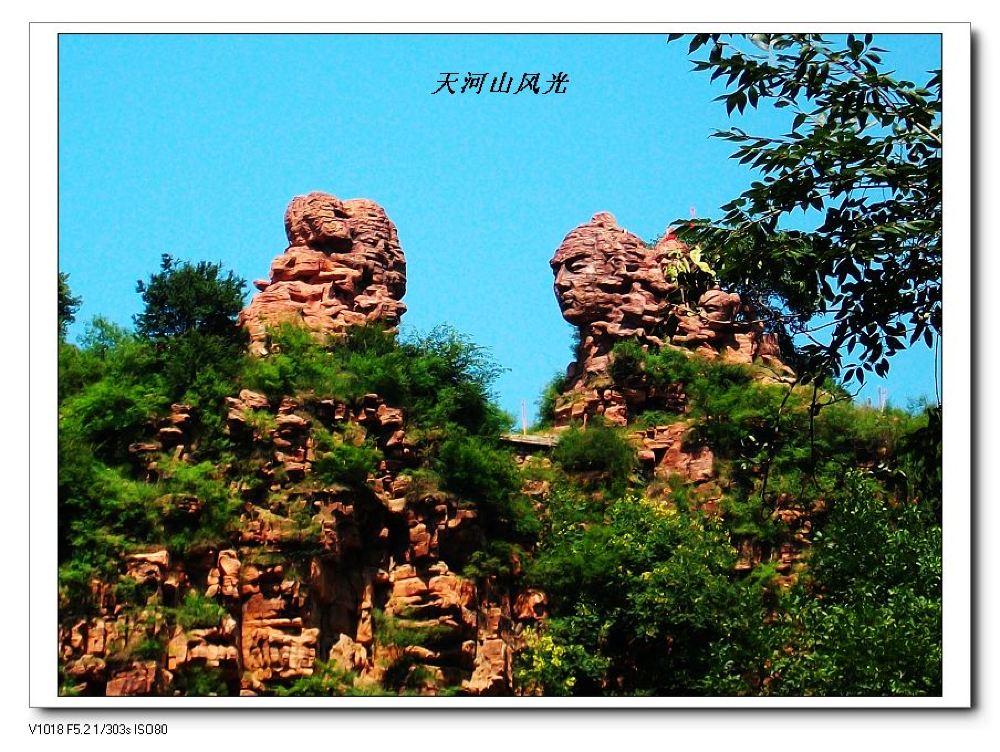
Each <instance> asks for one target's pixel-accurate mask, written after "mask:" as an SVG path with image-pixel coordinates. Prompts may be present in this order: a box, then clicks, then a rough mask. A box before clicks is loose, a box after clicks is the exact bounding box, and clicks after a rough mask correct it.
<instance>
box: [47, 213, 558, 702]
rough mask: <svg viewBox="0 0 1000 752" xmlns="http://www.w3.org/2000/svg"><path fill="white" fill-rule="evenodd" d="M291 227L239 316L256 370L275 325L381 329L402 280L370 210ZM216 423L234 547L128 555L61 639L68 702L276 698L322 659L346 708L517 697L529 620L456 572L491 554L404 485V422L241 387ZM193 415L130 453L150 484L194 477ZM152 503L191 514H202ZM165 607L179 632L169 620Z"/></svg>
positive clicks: (388, 323) (445, 499) (393, 414)
mask: <svg viewBox="0 0 1000 752" xmlns="http://www.w3.org/2000/svg"><path fill="white" fill-rule="evenodd" d="M285 227H286V231H287V235H288V240H289V247H288V248H287V249H286V250H285V252H284V253H282V254H281V255H280V256H278V257H277V258H276V259H275V260H274V263H273V264H272V265H271V275H270V279H269V280H259V281H257V282H256V285H257V287H258V288H259V289H260V292H259V293H258V294H257V295H256V296H255V297H254V298H253V300H252V302H251V303H250V304H249V306H247V308H246V309H245V310H244V311H243V312H242V314H241V316H240V324H241V325H243V326H245V327H246V328H247V329H248V330H249V333H250V336H251V350H252V352H253V353H254V354H257V355H260V356H264V357H266V356H267V353H268V352H269V349H270V342H269V334H268V329H267V327H270V326H273V325H276V324H280V323H283V322H292V323H295V324H299V325H302V326H304V327H305V328H307V329H308V330H310V331H312V332H314V333H315V334H316V335H317V336H318V337H324V336H326V335H339V334H342V333H343V332H344V331H346V330H347V329H348V328H349V327H351V326H356V325H364V324H368V323H372V322H378V323H380V324H381V325H383V326H385V327H386V328H387V329H388V330H389V331H390V332H393V331H394V328H395V326H396V325H397V324H398V322H399V318H400V316H401V315H402V313H403V312H404V311H405V306H404V305H403V303H402V302H400V298H401V297H402V295H403V293H404V291H405V268H406V264H405V259H404V256H403V252H402V250H401V249H400V247H399V242H398V240H397V237H396V229H395V227H394V225H393V224H392V222H391V221H390V220H389V219H388V217H387V216H386V214H385V212H384V210H383V209H382V208H381V207H380V206H378V205H377V204H375V203H373V202H371V201H367V200H352V201H340V200H339V199H337V198H335V197H333V196H330V195H328V194H322V193H311V194H309V195H307V196H300V197H298V198H296V199H294V200H293V201H292V202H291V204H290V205H289V207H288V211H287V213H286V215H285ZM226 409H227V414H226V424H227V425H226V434H227V435H228V437H229V439H230V441H231V442H233V444H234V446H236V447H238V455H239V457H240V458H245V459H241V461H242V462H245V463H247V469H245V470H244V472H243V473H242V478H241V479H240V480H238V481H233V483H234V484H235V485H234V486H233V490H235V491H236V492H238V494H239V497H240V500H241V504H242V505H241V510H240V511H239V518H238V521H237V522H236V523H235V525H234V526H233V528H234V533H233V536H234V537H233V541H232V543H233V545H232V546H231V547H229V548H223V549H221V550H220V549H217V548H209V549H196V550H195V551H193V552H189V553H188V554H187V555H185V556H184V557H176V556H173V557H172V556H171V555H170V552H169V551H168V550H166V549H157V550H150V551H147V552H140V553H135V554H131V555H129V556H128V557H127V558H126V560H125V561H124V562H123V564H122V570H121V574H122V576H123V577H124V578H125V581H128V582H129V583H130V588H129V592H126V593H123V592H122V591H121V588H120V587H119V588H116V587H114V586H113V585H112V584H111V583H108V582H103V581H99V580H95V581H93V582H92V583H91V586H92V589H93V594H94V599H95V602H97V603H98V604H99V607H98V609H99V613H98V614H97V615H96V616H94V617H92V618H89V619H80V620H77V621H75V622H74V623H64V624H63V625H62V626H61V628H60V634H59V643H60V651H61V658H62V663H63V667H64V673H65V676H66V677H67V679H68V680H69V681H70V682H71V684H72V686H73V687H74V689H75V691H77V692H79V693H82V694H86V695H94V694H106V695H109V696H110V695H149V694H166V695H170V694H174V693H176V692H178V691H181V690H184V689H185V688H186V687H185V684H189V683H190V682H191V681H192V679H191V677H192V676H197V674H198V673H199V672H201V671H202V670H210V671H212V672H213V676H217V677H222V679H223V680H224V684H225V686H215V687H214V691H216V692H219V693H227V694H236V693H239V694H241V695H254V694H258V693H273V692H274V691H275V690H276V688H278V689H280V688H283V687H288V686H290V685H292V684H293V683H294V682H295V681H296V680H300V679H303V678H307V677H311V676H313V675H314V674H315V670H316V665H317V660H320V661H323V662H325V663H326V664H328V665H329V666H331V667H333V668H334V670H336V671H341V672H345V674H346V675H348V676H350V677H351V678H350V680H348V681H347V684H346V685H344V687H342V689H345V688H346V690H348V691H382V690H383V689H390V690H395V691H409V692H418V693H424V694H435V693H438V692H440V691H443V688H446V687H447V688H449V690H448V691H451V692H455V691H459V692H461V693H463V694H473V695H477V694H497V693H500V694H502V693H509V692H510V691H511V650H510V648H511V644H512V643H513V641H514V640H515V639H516V637H515V632H516V631H519V630H520V628H521V627H522V626H523V625H524V624H527V623H530V622H532V621H534V620H536V619H537V618H539V617H540V616H541V614H542V610H541V609H537V608H533V607H531V608H525V607H522V608H521V611H522V614H521V617H520V618H518V617H517V616H516V615H512V597H513V598H514V599H515V600H516V596H517V595H518V594H517V593H513V594H512V593H509V592H507V591H506V590H505V589H503V588H498V587H495V586H494V585H493V584H492V583H491V581H490V580H489V579H485V580H483V579H480V581H479V582H476V581H474V580H472V579H469V578H466V577H462V576H460V575H458V574H456V572H455V571H453V567H454V565H455V564H456V562H457V563H462V562H464V561H466V560H467V559H468V558H469V556H470V554H471V553H472V552H473V551H475V550H476V549H477V548H480V547H481V546H482V545H483V543H484V539H483V535H484V534H483V530H482V529H481V526H480V525H479V521H478V511H477V508H476V505H475V504H472V503H468V502H464V501H461V500H459V499H458V498H457V497H456V496H454V495H452V494H448V493H444V492H441V491H440V490H438V489H437V488H436V487H433V486H427V485H426V484H422V483H421V482H419V480H416V479H417V478H419V473H415V472H414V471H415V470H417V469H418V468H420V467H421V466H422V464H424V460H425V458H424V457H422V453H421V448H420V446H419V445H418V444H417V443H415V442H412V441H411V440H410V439H409V437H408V434H407V426H406V416H405V415H404V413H403V411H402V410H400V409H398V408H395V407H393V406H391V405H388V404H386V403H385V401H384V400H383V399H382V398H381V397H380V396H379V395H377V394H366V395H364V396H363V397H362V398H361V399H359V400H356V401H353V402H346V401H340V400H335V399H324V398H323V396H322V395H318V396H314V397H310V398H308V399H296V398H293V397H289V396H286V397H284V398H283V399H278V400H275V399H269V398H268V397H267V396H265V395H264V394H260V393H256V392H253V391H250V390H247V389H243V390H242V391H240V392H239V394H238V395H234V396H232V397H229V398H227V400H226ZM195 413H196V411H194V410H193V409H192V408H191V407H190V406H188V405H181V404H176V405H174V406H173V407H172V408H171V412H170V415H169V416H168V417H166V418H163V419H160V420H158V421H156V422H155V423H154V425H152V426H151V428H150V435H149V437H148V439H147V440H145V441H142V442H137V443H135V444H133V445H132V446H131V447H130V454H131V456H132V459H133V461H134V463H135V465H136V468H137V471H138V474H139V475H140V476H141V477H143V478H145V480H146V481H147V482H155V481H158V480H160V479H162V478H163V477H164V476H165V474H169V473H170V469H169V468H167V467H164V457H165V456H170V457H171V458H172V460H174V461H178V462H181V463H187V462H190V461H191V449H192V443H193V441H194V440H193V439H192V436H191V433H190V428H191V426H192V425H193V424H194V423H197V417H198V416H197V415H196V414H195ZM331 436H333V437H337V441H340V442H342V443H343V444H349V445H350V446H353V447H362V446H366V447H369V448H370V449H372V450H374V452H375V453H376V455H377V457H379V460H378V465H377V469H376V471H375V472H374V473H368V475H367V478H364V477H360V478H358V479H357V482H356V483H354V484H347V485H345V484H342V483H330V482H328V481H324V480H322V479H320V478H318V477H317V473H316V472H315V468H314V465H315V462H316V460H317V457H318V456H319V455H320V454H321V452H320V450H319V448H318V447H320V446H322V447H323V449H324V450H328V449H330V446H329V443H330V441H331V438H330V437H331ZM222 470H224V468H222ZM247 470H249V471H250V472H249V473H248V472H247ZM164 505H165V506H169V507H170V508H171V509H172V510H174V511H173V512H172V513H176V514H180V515H192V516H197V515H199V514H202V513H203V512H204V509H205V507H206V500H205V499H203V498H198V497H197V496H191V497H187V498H180V499H169V500H165V501H164ZM524 597H528V598H529V599H530V597H531V595H530V593H529V594H527V595H525V594H522V600H523V598H524ZM541 600H544V599H543V598H542V599H541ZM538 601H539V598H538V597H535V599H534V600H533V601H531V603H532V604H533V605H537V602H538ZM153 604H155V606H154V605H153ZM515 605H516V604H515ZM171 609H172V610H175V611H178V614H179V615H178V616H177V618H175V619H172V620H166V619H165V618H164V614H165V613H167V612H169V611H170V610H171ZM185 614H186V616H185ZM170 621H172V622H173V623H169V622H170ZM157 646H159V648H158V647H157ZM164 646H165V647H164ZM327 672H329V669H327ZM352 682H353V684H352Z"/></svg>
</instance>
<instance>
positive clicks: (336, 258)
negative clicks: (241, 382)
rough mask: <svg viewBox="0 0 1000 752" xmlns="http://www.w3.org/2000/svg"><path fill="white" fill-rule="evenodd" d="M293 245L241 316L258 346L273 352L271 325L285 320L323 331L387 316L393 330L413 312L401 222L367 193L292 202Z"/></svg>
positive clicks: (289, 229)
mask: <svg viewBox="0 0 1000 752" xmlns="http://www.w3.org/2000/svg"><path fill="white" fill-rule="evenodd" d="M285 233H286V235H287V237H288V244H289V245H288V248H286V249H285V251H284V253H282V254H281V255H280V256H278V257H277V258H276V259H275V260H274V261H273V262H272V264H271V274H270V277H269V279H266V280H265V279H259V280H255V281H254V285H255V286H256V287H257V289H258V290H259V291H260V292H258V293H257V294H256V295H255V296H254V298H253V300H252V301H251V302H250V305H249V306H247V307H246V308H245V309H244V310H243V312H242V313H241V314H240V324H242V325H243V326H244V327H246V329H247V331H248V332H249V335H250V349H251V352H253V353H255V354H258V355H262V354H264V353H266V352H267V350H268V339H267V327H269V326H274V325H277V324H280V323H282V322H286V321H288V322H292V323H295V324H299V325H302V326H305V327H307V328H309V329H311V330H312V331H314V332H316V333H317V334H318V335H321V336H325V335H337V334H341V333H342V332H344V331H345V330H346V329H348V328H349V327H351V326H357V325H363V324H367V323H372V322H382V323H383V324H384V325H385V326H386V328H388V329H391V330H394V329H395V327H396V326H397V325H398V324H399V320H400V317H401V316H402V315H403V312H404V311H405V310H406V306H405V305H403V303H402V302H401V299H402V297H403V294H404V293H405V292H406V261H405V259H404V257H403V251H402V249H401V248H400V246H399V239H398V237H397V236H396V226H395V225H394V224H393V223H392V222H391V221H390V220H389V217H388V216H387V215H386V213H385V210H384V209H382V207H381V206H379V205H378V204H376V203H375V202H373V201H369V200H367V199H351V200H349V201H341V200H340V199H338V198H337V197H335V196H331V195H330V194H328V193H310V194H308V195H306V196H298V197H296V198H295V199H293V200H292V202H291V204H289V206H288V210H287V211H286V212H285Z"/></svg>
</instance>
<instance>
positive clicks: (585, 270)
mask: <svg viewBox="0 0 1000 752" xmlns="http://www.w3.org/2000/svg"><path fill="white" fill-rule="evenodd" d="M661 258H662V253H661V252H660V251H658V250H657V249H654V248H649V247H647V246H646V243H645V242H644V241H643V240H642V239H641V238H639V237H638V236H636V235H633V234H632V233H630V232H628V231H627V230H625V229H623V228H621V227H619V226H618V225H617V223H616V221H615V218H614V217H613V216H612V215H611V214H608V213H607V212H601V213H599V214H595V215H594V217H593V218H592V219H591V220H590V222H588V223H587V224H584V225H580V226H579V227H577V228H576V229H575V230H573V231H572V232H570V233H569V235H567V236H566V239H565V240H563V242H562V245H560V246H559V248H558V249H557V250H556V253H555V256H553V258H552V260H551V261H550V262H549V264H550V266H551V267H552V271H553V273H554V274H555V285H554V287H555V293H556V300H558V301H559V307H560V308H561V309H562V314H563V317H564V318H565V319H566V320H567V321H568V322H570V323H571V324H575V325H576V326H587V325H599V326H600V327H601V328H602V329H604V330H606V331H608V332H609V333H610V334H612V335H614V336H616V337H628V336H635V335H638V336H645V335H653V330H654V329H655V328H656V327H657V326H658V325H660V324H662V321H663V316H664V312H665V311H666V309H667V308H668V307H669V306H670V301H669V297H670V295H671V294H672V293H674V292H676V291H677V289H678V288H677V285H676V284H673V283H671V282H668V280H667V278H666V277H665V276H664V273H663V265H662V263H661Z"/></svg>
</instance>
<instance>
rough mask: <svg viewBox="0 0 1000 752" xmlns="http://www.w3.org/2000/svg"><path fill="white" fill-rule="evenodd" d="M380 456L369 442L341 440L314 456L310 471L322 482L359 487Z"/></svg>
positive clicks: (362, 484) (364, 481)
mask: <svg viewBox="0 0 1000 752" xmlns="http://www.w3.org/2000/svg"><path fill="white" fill-rule="evenodd" d="M380 458H381V454H380V453H379V451H378V450H377V449H375V447H373V446H371V445H370V444H363V445H361V446H353V445H352V444H348V443H346V442H341V443H340V444H336V445H335V446H333V447H332V448H331V449H330V450H329V451H327V452H324V453H323V454H322V455H320V456H319V457H317V458H316V460H315V461H314V462H313V466H312V472H313V475H315V476H316V478H318V479H319V480H320V481H322V482H323V483H327V484H336V483H342V484H344V485H346V486H352V487H354V488H360V487H362V486H364V485H365V484H366V483H367V482H368V475H369V473H372V472H375V469H376V467H377V466H378V462H379V459H380Z"/></svg>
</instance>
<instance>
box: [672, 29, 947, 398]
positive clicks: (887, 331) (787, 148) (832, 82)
mask: <svg viewBox="0 0 1000 752" xmlns="http://www.w3.org/2000/svg"><path fill="white" fill-rule="evenodd" d="M709 45H711V46H710V48H709V49H710V54H709V56H708V58H707V59H702V60H697V61H695V63H694V68H695V70H699V71H710V72H711V76H710V78H711V79H712V80H719V81H722V82H723V83H724V85H725V87H726V89H727V91H726V93H724V94H722V95H720V96H719V97H717V99H718V100H719V101H722V102H724V103H725V107H726V113H727V115H729V116H732V115H733V114H734V113H736V112H739V113H743V112H744V111H745V110H746V107H747V106H748V105H749V106H750V107H757V106H760V105H761V104H763V103H764V102H768V103H769V104H771V105H773V106H774V107H776V108H788V109H789V110H790V111H791V112H790V120H789V125H790V129H789V132H787V133H785V134H783V135H781V136H778V137H763V136H757V135H752V134H749V133H747V132H745V131H744V130H742V129H740V128H736V127H733V128H730V129H728V130H725V131H720V132H717V133H716V134H715V135H716V137H718V138H722V139H724V140H727V141H730V142H732V143H734V144H736V145H737V149H736V151H735V152H734V153H733V154H732V158H733V159H736V160H737V161H738V162H739V163H741V164H746V165H748V166H749V167H751V168H752V169H754V170H756V171H758V172H759V173H760V175H761V178H762V179H758V180H756V181H754V182H753V183H752V184H751V185H750V187H749V188H748V189H747V190H745V191H744V192H743V193H742V194H740V196H738V197H737V198H736V199H734V200H733V201H731V202H729V203H727V204H726V205H725V206H724V207H723V210H724V211H725V215H724V216H723V217H722V219H721V220H719V221H717V222H707V221H699V222H695V223H689V222H687V221H686V220H685V221H684V222H683V223H679V224H681V231H680V234H682V235H686V236H687V239H689V240H692V241H693V242H697V243H699V244H700V245H702V246H703V247H705V248H709V249H712V251H713V253H714V254H715V256H716V258H712V259H710V260H709V261H710V263H712V266H713V268H716V269H717V270H718V272H719V278H720V281H721V282H722V283H723V284H725V285H728V286H731V287H735V288H736V289H737V290H739V291H740V293H741V294H744V293H746V294H747V296H748V298H749V299H750V300H751V301H752V302H753V303H754V304H755V307H757V308H758V316H760V317H762V318H765V319H767V320H768V321H769V325H770V326H771V327H773V328H775V329H777V330H779V331H785V330H786V327H788V325H789V322H790V321H794V320H795V319H798V320H799V321H800V322H804V321H808V320H809V319H811V318H812V317H813V316H815V315H817V314H820V313H824V312H825V313H827V314H829V315H830V316H832V319H833V326H832V329H831V330H830V334H831V336H830V337H829V338H828V342H826V343H825V344H824V346H823V347H821V348H819V347H816V348H813V351H812V352H811V358H810V359H811V361H812V363H813V364H814V365H815V367H816V368H818V369H819V371H818V372H823V373H831V372H832V373H838V372H839V373H841V375H843V376H844V377H845V378H846V379H847V380H855V381H859V382H861V381H863V379H864V373H865V372H866V371H874V372H875V373H878V374H880V375H884V374H885V373H887V372H888V368H889V365H888V360H887V358H888V357H890V356H891V355H892V354H893V353H895V352H897V351H898V350H900V349H903V348H904V347H906V346H908V345H909V344H915V343H917V342H918V341H923V342H925V343H926V344H927V345H929V346H930V345H932V344H933V342H934V337H935V336H936V335H940V333H941V126H940V114H941V79H940V73H939V72H932V75H931V77H930V79H929V81H928V82H927V83H926V84H925V85H924V86H923V87H918V86H916V85H915V84H913V83H912V82H909V81H901V80H896V79H894V78H893V77H892V76H891V75H890V74H888V73H883V72H881V71H879V69H878V64H879V63H880V62H881V58H880V56H879V55H878V53H879V52H882V51H883V50H882V49H881V48H878V47H875V46H873V38H872V36H871V35H870V34H868V35H865V36H864V37H863V38H861V37H857V36H854V35H848V36H847V38H846V40H844V41H843V42H841V43H839V44H836V43H833V42H832V41H828V40H826V39H824V38H822V37H821V36H818V35H805V34H787V35H767V34H755V35H707V34H701V35H694V36H693V37H692V39H691V41H690V43H689V51H690V52H691V53H694V52H697V51H698V50H701V49H704V48H706V47H708V46H709ZM797 210H798V211H802V212H805V213H806V215H807V216H809V217H814V218H815V219H814V229H812V230H809V231H790V230H786V229H784V228H783V222H784V220H785V219H786V218H787V217H789V216H790V215H791V214H792V212H795V211H797ZM791 328H792V331H791V333H792V334H794V333H795V332H796V331H799V330H803V329H805V330H808V326H805V325H802V324H801V323H800V324H799V325H796V326H792V327H791ZM848 344H855V345H857V344H860V345H861V346H862V347H861V349H860V350H859V351H858V352H857V359H856V360H855V361H852V362H851V363H849V364H847V363H844V362H843V352H842V351H843V350H844V348H845V347H846V346H847V345H848Z"/></svg>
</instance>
